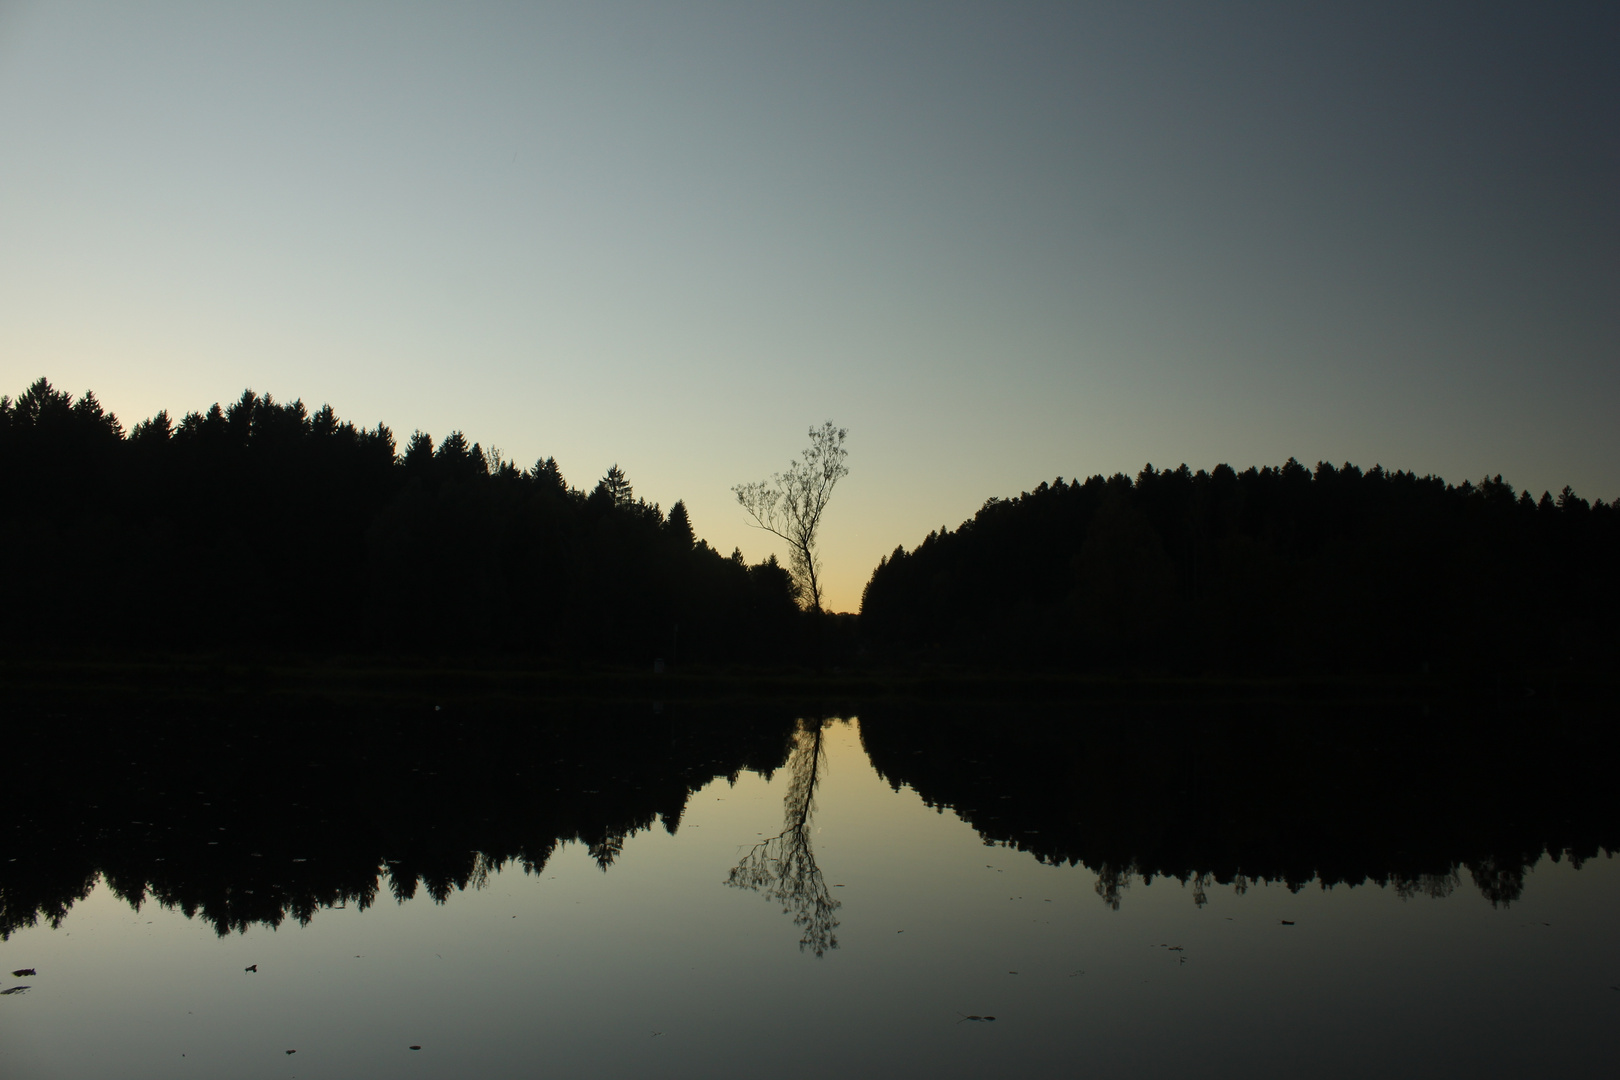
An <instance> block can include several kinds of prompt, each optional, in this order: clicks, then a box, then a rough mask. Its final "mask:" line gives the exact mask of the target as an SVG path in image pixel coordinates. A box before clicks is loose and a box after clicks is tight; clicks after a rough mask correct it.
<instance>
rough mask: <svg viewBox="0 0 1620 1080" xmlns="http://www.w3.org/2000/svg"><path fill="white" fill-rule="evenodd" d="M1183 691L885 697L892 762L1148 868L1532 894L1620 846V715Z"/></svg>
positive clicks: (1045, 857)
mask: <svg viewBox="0 0 1620 1080" xmlns="http://www.w3.org/2000/svg"><path fill="white" fill-rule="evenodd" d="M1369 711H1370V710H1368V709H1367V708H1366V707H1361V708H1360V709H1359V710H1355V711H1352V710H1348V709H1347V710H1343V711H1340V712H1334V711H1332V710H1327V709H1321V710H1317V711H1316V712H1315V713H1313V714H1312V715H1309V716H1306V715H1301V714H1300V712H1299V710H1298V709H1297V708H1293V709H1291V710H1287V711H1285V710H1283V709H1281V708H1275V709H1267V708H1264V707H1255V706H1245V707H1242V708H1239V707H1237V706H1225V707H1204V708H1201V709H1198V710H1196V714H1195V715H1193V716H1189V713H1195V710H1192V709H1189V708H1187V707H1186V706H1181V707H1179V708H1178V709H1176V710H1174V711H1172V710H1169V709H1166V710H1161V711H1158V712H1154V711H1151V710H1146V709H1137V710H1135V711H1134V712H1133V713H1132V714H1131V715H1123V714H1121V713H1119V711H1118V710H1116V711H1115V713H1113V714H1108V715H1102V714H1095V715H1080V714H1077V713H1076V712H1074V711H1072V710H1071V711H1070V712H1068V713H1066V714H1062V715H1060V714H1058V713H1057V712H1056V711H1055V710H1047V711H1045V712H1036V711H1033V710H1028V709H1026V710H1024V711H1022V712H1007V711H1003V712H1000V713H998V712H996V711H994V710H985V709H977V710H974V711H972V712H968V711H965V710H955V711H953V710H950V709H944V708H938V709H932V710H929V711H927V712H924V711H922V710H904V709H898V708H892V707H891V708H888V709H883V708H868V709H867V710H865V711H864V712H863V713H862V717H861V737H862V742H863V743H864V744H865V747H866V750H867V752H868V754H869V755H870V757H871V761H872V764H873V766H874V767H875V768H876V769H877V770H878V771H879V772H880V773H881V774H882V775H883V776H884V777H885V778H886V779H888V780H889V782H890V783H891V784H892V785H894V786H896V787H898V786H899V785H901V784H906V785H909V786H910V787H911V788H913V789H914V790H915V791H917V793H918V794H920V795H921V796H922V797H923V799H924V800H925V801H926V802H927V803H928V804H929V805H931V806H935V807H948V808H950V809H952V810H954V811H955V812H956V813H957V814H958V815H959V816H960V817H961V818H962V819H963V820H964V821H966V822H967V823H969V824H970V825H972V826H973V827H974V828H975V829H976V830H978V832H979V833H980V835H981V836H983V837H984V838H985V840H986V841H987V842H992V843H1000V844H1005V845H1006V846H1008V847H1012V848H1014V849H1016V850H1020V851H1027V852H1029V853H1030V854H1032V855H1034V856H1035V857H1036V858H1038V859H1040V860H1041V861H1043V862H1048V863H1052V864H1067V865H1084V866H1086V867H1088V868H1089V869H1091V870H1092V871H1093V872H1095V873H1096V874H1097V892H1098V894H1099V895H1100V896H1101V897H1102V898H1103V900H1104V901H1105V902H1107V903H1109V904H1111V905H1113V906H1115V907H1117V906H1118V905H1119V903H1120V899H1121V892H1122V891H1123V890H1124V889H1125V888H1126V887H1128V885H1129V884H1130V882H1131V881H1132V880H1133V879H1135V880H1139V881H1146V882H1148V883H1151V881H1152V880H1153V878H1154V877H1156V876H1160V877H1170V878H1174V879H1176V880H1178V881H1181V882H1184V883H1187V884H1189V885H1191V886H1192V887H1193V896H1194V899H1195V900H1196V901H1197V902H1198V903H1203V902H1204V900H1205V896H1206V889H1207V888H1209V887H1211V886H1213V885H1217V884H1218V885H1221V886H1230V887H1232V888H1233V889H1235V890H1236V891H1238V892H1240V893H1241V892H1242V891H1243V890H1244V889H1245V888H1246V887H1247V886H1248V885H1249V884H1250V883H1252V882H1255V881H1262V880H1264V881H1273V882H1280V883H1284V884H1286V885H1287V886H1288V887H1289V888H1291V889H1296V890H1297V889H1299V888H1302V887H1303V886H1304V885H1306V884H1307V883H1310V882H1312V881H1317V882H1319V883H1321V884H1322V885H1323V886H1327V885H1333V884H1340V883H1347V884H1352V885H1353V884H1360V883H1366V882H1376V883H1379V884H1385V885H1389V886H1392V887H1393V888H1394V889H1396V890H1397V891H1399V892H1400V893H1402V894H1403V895H1414V894H1426V895H1430V896H1444V895H1446V894H1448V893H1450V892H1451V891H1452V890H1453V889H1454V888H1455V887H1456V886H1457V885H1459V884H1460V883H1461V882H1462V881H1463V880H1470V881H1472V882H1473V884H1474V885H1475V886H1477V887H1478V889H1479V890H1480V892H1481V893H1482V894H1483V895H1484V897H1485V898H1486V899H1487V900H1489V901H1490V902H1491V903H1492V904H1505V903H1509V902H1511V901H1513V900H1515V899H1517V898H1518V897H1519V895H1520V892H1521V891H1522V889H1523V885H1524V875H1525V873H1526V872H1527V871H1528V870H1529V868H1530V867H1531V866H1533V865H1534V864H1535V863H1536V862H1537V861H1538V860H1539V859H1540V858H1541V857H1542V856H1543V854H1549V853H1550V854H1551V855H1552V856H1553V857H1554V858H1568V859H1570V860H1571V861H1572V862H1573V863H1574V864H1575V865H1577V866H1579V865H1580V863H1581V862H1582V861H1584V860H1585V859H1589V858H1592V857H1594V856H1596V855H1597V854H1599V852H1606V853H1612V852H1614V851H1616V850H1620V786H1617V785H1616V784H1615V782H1614V776H1615V769H1616V766H1617V765H1620V738H1617V737H1616V736H1615V735H1614V734H1612V733H1611V732H1610V730H1609V728H1610V726H1611V725H1609V724H1608V723H1607V722H1606V721H1605V719H1604V718H1603V717H1592V718H1581V717H1574V716H1569V715H1559V714H1556V713H1552V712H1526V713H1517V714H1506V713H1498V714H1495V715H1488V716H1481V715H1475V714H1470V715H1467V716H1459V717H1440V716H1432V717H1430V716H1421V715H1411V716H1407V715H1401V714H1400V713H1399V712H1398V711H1396V710H1395V709H1393V708H1391V709H1386V710H1384V711H1383V712H1382V713H1379V714H1377V715H1368V714H1369Z"/></svg>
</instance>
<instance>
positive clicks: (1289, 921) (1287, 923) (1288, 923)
mask: <svg viewBox="0 0 1620 1080" xmlns="http://www.w3.org/2000/svg"><path fill="white" fill-rule="evenodd" d="M1282 924H1283V925H1284V926H1293V925H1294V920H1293V919H1284V920H1283V921H1282Z"/></svg>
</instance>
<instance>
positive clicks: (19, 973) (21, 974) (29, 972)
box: [11, 968, 39, 979]
mask: <svg viewBox="0 0 1620 1080" xmlns="http://www.w3.org/2000/svg"><path fill="white" fill-rule="evenodd" d="M38 974H39V972H37V971H35V970H34V969H33V968H18V969H17V970H16V971H13V972H12V973H11V977H12V978H14V979H26V978H29V977H30V976H33V975H38Z"/></svg>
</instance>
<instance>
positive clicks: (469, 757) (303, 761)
mask: <svg viewBox="0 0 1620 1080" xmlns="http://www.w3.org/2000/svg"><path fill="white" fill-rule="evenodd" d="M795 731H796V729H795V726H794V723H793V720H792V719H791V718H790V717H780V716H778V717H772V716H770V715H769V714H765V715H760V714H759V713H754V714H751V715H749V716H747V717H736V718H723V719H714V718H710V719H701V720H685V721H672V720H669V719H663V718H650V719H649V718H648V717H646V716H645V715H644V714H641V713H638V714H637V715H635V716H633V717H626V716H624V715H622V714H606V715H591V714H590V713H588V712H583V711H581V712H575V713H574V714H572V715H571V716H570V717H568V718H566V719H565V718H555V719H546V718H538V719H529V720H524V721H522V722H513V721H510V720H482V721H477V720H454V719H440V718H438V717H434V716H424V715H409V714H407V715H392V716H387V717H381V718H379V717H357V716H353V715H340V714H336V713H325V712H309V711H307V710H306V712H305V713H304V714H302V715H298V716H292V717H288V716H271V717H265V716H259V715H250V716H247V717H245V718H242V719H240V720H238V721H236V722H233V723H225V722H221V721H219V720H217V719H215V718H212V717H207V716H194V717H184V718H171V719H169V720H165V721H162V722H150V721H148V722H145V723H142V724H139V725H134V726H127V725H126V726H112V725H106V724H102V723H94V722H89V721H85V722H82V723H81V722H78V721H74V720H71V719H58V720H57V721H55V722H54V723H52V724H50V725H39V726H35V727H32V728H30V729H28V730H27V731H24V732H21V733H19V735H18V737H17V738H16V739H15V740H14V746H13V748H12V749H13V752H14V753H13V756H12V758H11V760H12V761H14V762H17V761H20V762H25V763H26V768H25V769H22V770H19V771H18V774H17V776H16V777H15V781H14V786H13V797H12V798H10V799H9V800H8V803H7V806H6V808H5V810H4V812H3V813H4V823H5V824H6V825H7V826H9V827H6V828H4V829H3V830H0V940H3V939H5V938H9V937H10V935H11V934H13V933H14V932H16V931H17V930H19V929H21V928H24V927H28V926H32V925H36V924H38V923H40V922H45V923H48V924H49V925H51V926H58V925H60V924H61V922H62V920H63V919H64V918H65V917H66V915H67V913H68V912H69V911H70V910H71V908H72V907H73V905H74V904H75V903H77V902H78V901H80V900H82V899H84V898H85V897H86V896H88V895H89V893H90V890H91V889H92V888H93V887H94V885H95V883H96V881H97V880H98V878H104V879H105V881H106V883H107V885H108V887H109V888H110V889H111V890H112V891H113V892H114V893H115V894H116V895H117V896H119V897H120V898H122V899H123V900H125V901H126V902H127V903H129V904H130V905H131V906H132V907H134V908H135V909H137V910H139V909H140V907H141V906H142V905H144V904H146V903H149V902H155V903H157V904H160V905H162V906H164V907H168V908H175V909H178V910H180V911H183V912H184V913H185V914H186V915H187V917H195V918H199V919H201V920H203V921H205V922H207V923H209V924H210V925H211V926H212V927H213V928H214V930H215V931H216V932H217V933H218V934H220V935H225V934H228V933H231V932H232V931H237V932H242V931H245V930H246V929H247V928H248V927H250V926H252V925H255V924H258V925H264V926H271V927H274V926H278V925H280V924H282V923H283V922H284V921H285V920H288V919H293V920H296V921H297V922H299V923H308V922H309V921H310V920H311V919H312V918H313V917H314V916H315V914H316V913H317V912H318V911H319V910H320V909H322V908H326V907H333V906H338V905H345V904H347V905H355V906H358V907H360V908H366V907H369V906H370V905H371V904H373V903H375V902H376V901H377V899H378V898H379V896H382V895H384V894H386V895H388V896H390V897H392V898H394V899H397V900H401V901H403V900H408V899H411V898H412V897H414V896H416V895H418V893H419V892H421V893H425V894H426V895H428V896H429V897H431V898H432V899H433V900H434V901H435V902H437V903H443V902H444V901H445V900H446V899H447V898H449V897H450V896H451V894H452V893H454V892H455V891H457V890H460V889H467V888H476V887H478V886H479V885H481V884H482V883H484V882H485V881H487V880H488V878H489V875H490V874H492V873H494V872H497V871H499V870H501V869H502V868H504V867H508V866H516V867H520V868H521V869H522V870H524V871H525V872H528V873H538V872H540V871H541V870H542V869H543V868H544V867H545V866H546V863H547V861H548V860H549V859H550V858H552V856H553V855H554V854H555V853H556V851H557V850H558V849H559V847H561V846H562V845H565V844H569V843H580V844H583V845H585V846H586V847H587V848H588V849H589V851H590V853H591V856H592V858H593V859H594V860H595V861H596V863H597V865H598V866H599V867H601V868H602V869H603V870H604V871H605V870H607V869H608V868H609V867H611V866H612V865H613V863H614V861H615V860H616V859H617V858H618V856H619V853H620V852H621V851H622V849H623V846H624V842H625V840H626V838H628V837H630V836H633V835H635V834H636V833H638V832H640V831H642V830H645V829H650V828H653V827H654V826H655V825H656V824H658V823H659V822H661V823H662V826H663V828H665V829H666V830H668V831H669V832H670V833H674V832H675V831H676V830H677V829H678V828H679V825H680V821H681V816H682V813H683V811H684V809H685V806H686V803H687V800H688V799H689V797H690V796H691V794H692V793H693V792H695V791H697V790H698V789H699V788H701V787H703V786H704V785H705V784H707V783H709V782H710V781H711V780H713V779H714V778H716V777H731V778H735V777H736V776H737V775H739V774H740V773H741V772H743V771H753V772H757V773H760V774H761V775H764V776H767V777H768V776H770V775H771V774H772V773H773V772H774V771H775V770H776V769H778V768H780V767H781V766H782V765H783V764H784V762H785V761H786V759H787V757H788V753H789V750H790V749H791V748H792V747H793V745H794V743H793V739H794V738H795Z"/></svg>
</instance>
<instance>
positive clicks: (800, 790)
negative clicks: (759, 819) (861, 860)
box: [726, 720, 840, 956]
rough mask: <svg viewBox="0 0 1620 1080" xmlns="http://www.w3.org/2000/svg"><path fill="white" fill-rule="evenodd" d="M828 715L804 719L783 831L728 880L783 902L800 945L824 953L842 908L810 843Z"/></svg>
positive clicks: (833, 942) (791, 761)
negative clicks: (826, 716)
mask: <svg viewBox="0 0 1620 1080" xmlns="http://www.w3.org/2000/svg"><path fill="white" fill-rule="evenodd" d="M829 723H831V721H825V720H801V721H799V725H798V729H797V730H796V731H795V732H794V734H793V752H792V753H791V754H790V755H789V756H788V787H787V794H786V795H785V796H783V799H782V806H783V822H782V831H781V832H780V833H778V834H777V835H776V836H773V837H771V838H770V839H768V840H762V841H760V842H759V843H758V844H755V845H754V846H753V847H752V848H751V849H750V850H749V852H748V854H747V855H744V856H743V858H742V861H741V862H739V863H738V864H737V865H736V866H734V867H733V868H732V870H731V875H730V876H729V877H728V878H727V879H726V884H728V885H731V886H734V887H736V888H740V889H752V890H754V891H755V892H758V893H760V894H761V895H763V896H764V897H765V898H766V899H768V900H773V901H775V902H777V903H780V904H781V905H782V913H783V914H784V915H792V916H793V924H794V925H795V926H797V927H799V929H800V930H801V931H803V935H802V936H801V937H800V938H799V948H800V949H801V950H809V951H810V952H812V953H814V954H815V955H817V956H824V955H826V952H827V950H828V949H836V948H838V937H837V935H835V934H834V933H833V931H834V930H836V929H837V928H838V919H837V917H836V912H837V911H838V908H839V906H840V905H839V903H838V901H836V900H834V899H833V898H832V893H831V891H830V890H829V889H828V888H827V881H826V879H825V878H824V877H822V874H821V868H820V867H819V866H817V865H816V855H815V851H814V850H813V849H812V848H811V843H810V839H811V838H810V815H811V814H813V813H814V812H815V809H816V785H818V784H819V783H820V782H821V777H822V775H823V773H824V772H825V770H826V764H827V750H826V745H825V742H824V733H825V731H826V726H827V724H829Z"/></svg>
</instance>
